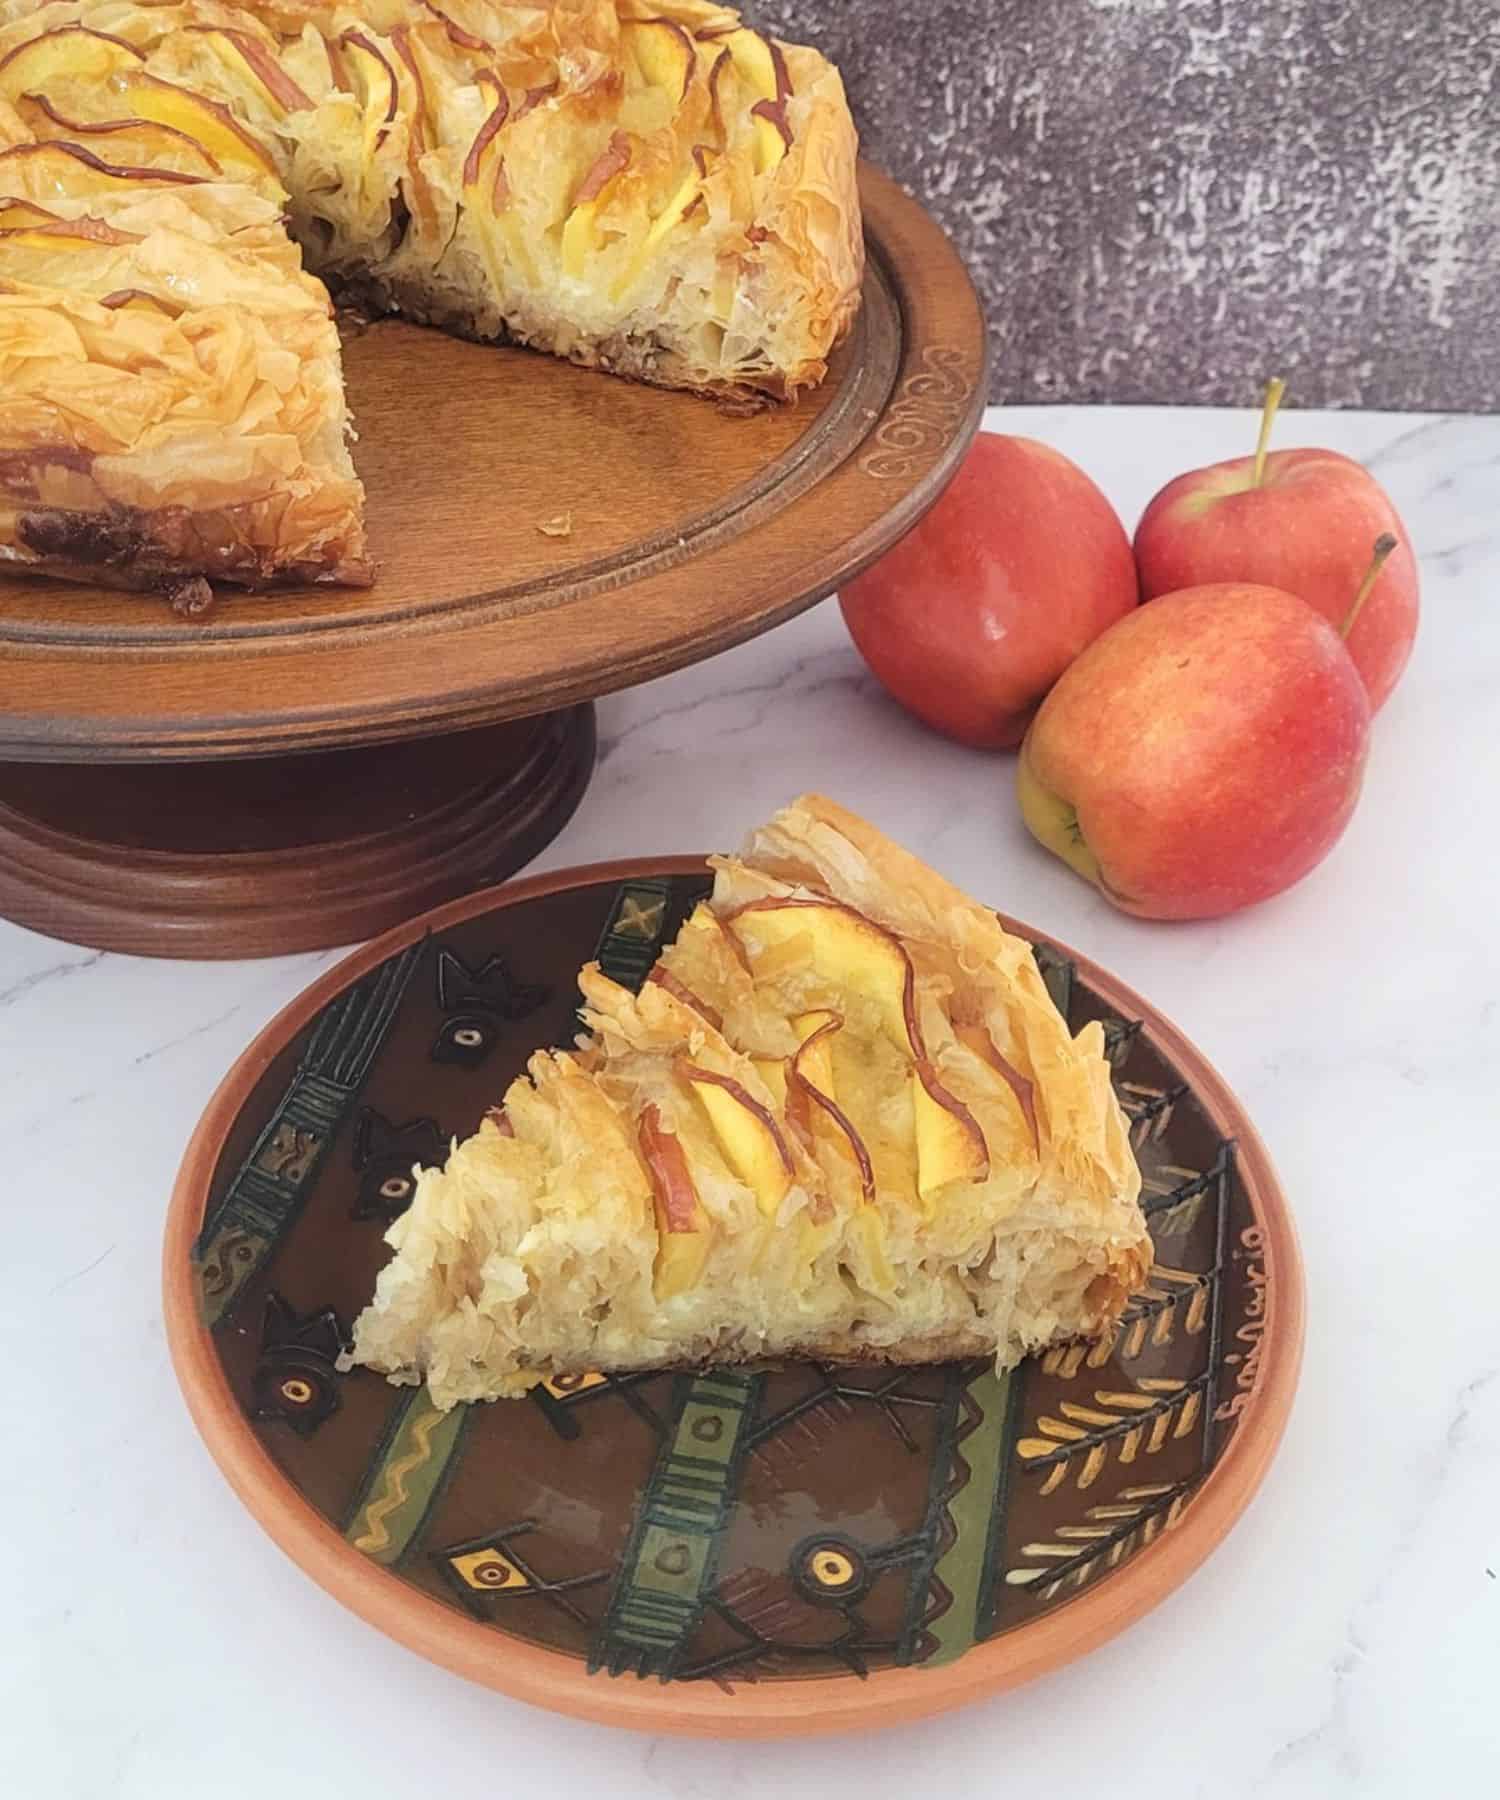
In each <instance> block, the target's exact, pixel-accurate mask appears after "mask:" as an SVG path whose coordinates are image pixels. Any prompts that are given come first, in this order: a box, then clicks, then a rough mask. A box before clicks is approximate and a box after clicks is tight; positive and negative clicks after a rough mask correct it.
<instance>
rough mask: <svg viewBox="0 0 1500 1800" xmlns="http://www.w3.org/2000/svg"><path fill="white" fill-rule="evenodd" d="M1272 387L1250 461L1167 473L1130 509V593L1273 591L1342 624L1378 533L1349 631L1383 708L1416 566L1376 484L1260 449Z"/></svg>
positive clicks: (1413, 602)
mask: <svg viewBox="0 0 1500 1800" xmlns="http://www.w3.org/2000/svg"><path fill="white" fill-rule="evenodd" d="M1284 391H1285V390H1284V385H1283V383H1282V382H1280V381H1272V382H1271V384H1270V387H1269V388H1268V390H1267V393H1266V405H1265V410H1264V412H1263V413H1262V415H1261V432H1260V443H1259V446H1258V447H1257V449H1256V453H1255V455H1254V456H1240V457H1235V458H1234V459H1233V460H1232V461H1230V462H1221V463H1214V464H1212V465H1211V466H1210V467H1209V468H1206V469H1196V470H1194V471H1193V473H1192V474H1190V475H1179V476H1178V478H1177V479H1176V480H1175V481H1172V482H1168V484H1167V485H1166V487H1164V488H1163V489H1162V490H1161V492H1160V493H1159V494H1158V495H1157V496H1156V498H1155V499H1154V500H1153V501H1152V502H1151V504H1150V505H1149V506H1148V507H1147V508H1146V511H1145V513H1144V514H1143V515H1142V518H1141V522H1140V524H1139V525H1138V526H1137V527H1136V533H1135V560H1136V566H1137V568H1138V569H1139V570H1140V576H1141V595H1142V598H1143V599H1146V600H1154V599H1155V598H1156V597H1157V595H1158V594H1171V593H1176V592H1177V591H1178V590H1179V589H1181V588H1187V587H1198V586H1201V585H1202V584H1203V583H1205V582H1214V581H1235V582H1250V583H1253V584H1256V585H1263V586H1266V587H1276V588H1284V589H1285V590H1286V591H1287V592H1288V593H1290V594H1297V595H1299V596H1300V597H1301V598H1302V599H1303V600H1305V601H1306V602H1307V603H1308V605H1309V606H1312V607H1315V608H1316V609H1317V610H1318V611H1319V612H1320V613H1322V615H1323V617H1324V618H1325V619H1327V620H1329V622H1330V623H1331V624H1334V625H1342V623H1343V621H1344V618H1345V616H1346V615H1347V613H1348V611H1349V605H1350V602H1351V600H1352V599H1353V596H1354V591H1355V589H1356V588H1357V587H1358V585H1359V580H1360V577H1361V576H1362V575H1363V574H1364V572H1365V569H1366V567H1367V565H1368V563H1369V560H1370V541H1371V539H1372V538H1376V537H1379V536H1381V535H1382V534H1384V533H1387V532H1389V533H1390V535H1391V536H1393V537H1394V538H1395V539H1396V551H1395V553H1394V555H1393V556H1392V557H1391V559H1390V561H1389V563H1388V564H1387V565H1386V567H1385V570H1384V572H1383V573H1382V574H1381V577H1380V580H1379V582H1378V583H1377V584H1376V586H1375V588H1374V590H1373V591H1372V593H1371V594H1370V597H1369V600H1368V601H1367V603H1366V604H1365V606H1364V608H1363V610H1362V611H1361V613H1360V617H1359V623H1358V628H1357V629H1356V630H1355V631H1353V632H1352V633H1351V634H1350V636H1349V640H1348V642H1349V654H1350V655H1351V656H1352V657H1353V658H1354V665H1355V667H1356V668H1357V669H1358V670H1359V672H1360V674H1361V675H1362V676H1363V677H1364V682H1365V686H1366V688H1367V689H1368V690H1369V694H1370V709H1371V711H1372V712H1378V711H1379V709H1380V708H1381V706H1383V705H1384V703H1385V701H1386V698H1387V697H1388V695H1389V694H1390V691H1391V689H1392V688H1393V687H1394V686H1395V685H1396V680H1397V677H1398V676H1399V675H1400V674H1401V671H1402V670H1403V669H1404V668H1405V667H1406V659H1407V658H1408V656H1410V654H1411V646H1412V639H1413V638H1414V637H1415V636H1416V634H1417V588H1418V584H1417V563H1416V558H1415V557H1414V556H1413V555H1412V550H1411V543H1410V541H1409V539H1408V538H1407V535H1406V530H1405V528H1404V526H1403V525H1402V523H1401V521H1400V519H1399V518H1398V517H1397V516H1396V509H1395V507H1394V506H1392V505H1391V502H1390V497H1389V496H1388V495H1387V494H1386V492H1385V490H1384V488H1382V487H1381V485H1380V483H1379V482H1378V481H1376V480H1375V478H1374V476H1372V475H1371V474H1370V473H1369V472H1368V471H1367V470H1365V469H1362V468H1361V467H1360V466H1359V464H1358V463H1357V462H1353V461H1351V460H1350V459H1349V458H1348V457H1347V456H1340V455H1339V453H1338V452H1337V451H1336V450H1277V451H1274V452H1272V453H1271V454H1270V455H1269V456H1268V455H1267V454H1266V445H1267V442H1268V441H1269V438H1270V432H1271V422H1272V420H1273V419H1274V418H1275V416H1276V409H1277V407H1278V406H1279V404H1280V402H1281V396H1282V393H1283V392H1284Z"/></svg>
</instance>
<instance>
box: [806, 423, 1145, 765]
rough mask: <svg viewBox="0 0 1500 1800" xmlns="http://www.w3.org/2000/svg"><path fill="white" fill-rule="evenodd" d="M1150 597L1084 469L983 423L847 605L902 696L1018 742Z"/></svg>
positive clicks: (957, 730) (935, 719) (854, 586)
mask: <svg viewBox="0 0 1500 1800" xmlns="http://www.w3.org/2000/svg"><path fill="white" fill-rule="evenodd" d="M1138 597H1139V596H1138V591H1137V585H1136V574H1135V565H1134V563H1133V562H1132V560H1131V555H1130V540H1129V539H1128V538H1127V537H1126V535H1125V529H1124V527H1123V526H1122V525H1121V523H1120V521H1119V519H1118V517H1117V516H1116V514H1115V511H1114V508H1113V507H1112V506H1111V505H1110V503H1109V502H1108V500H1106V499H1105V497H1104V495H1103V494H1102V493H1100V491H1099V489H1098V488H1097V487H1095V485H1094V483H1093V482H1092V481H1090V480H1089V478H1088V476H1087V475H1085V474H1084V472H1083V471H1082V469H1080V468H1078V467H1077V466H1076V464H1074V463H1071V462H1069V461H1068V459H1067V457H1065V456H1063V455H1061V454H1060V453H1059V452H1058V451H1056V450H1053V449H1051V448H1050V447H1049V446H1048V445H1046V444H1039V443H1037V442H1036V441H1035V440H1034V439H1032V438H1019V437H1001V436H999V435H997V434H995V433H993V432H981V434H980V435H979V437H978V438H976V439H975V442H974V448H973V449H972V450H971V451H970V452H969V456H968V459H967V460H966V461H965V463H964V465H963V467H962V468H961V469H960V470H959V472H958V474H957V475H956V476H954V478H953V481H952V483H951V484H950V485H949V487H948V489H947V491H946V492H945V493H944V494H943V496H942V498H941V499H940V500H939V501H938V502H937V504H936V505H935V506H934V507H933V508H932V510H931V511H930V512H929V513H928V514H927V516H926V518H924V519H923V520H922V522H921V523H920V524H919V525H917V526H916V527H915V529H913V530H912V531H910V532H909V533H908V534H907V535H906V536H905V537H904V538H902V540H901V542H900V543H899V544H897V545H896V547H895V549H894V550H892V551H890V553H889V554H888V555H886V556H884V557H882V558H881V560H880V561H879V562H878V563H876V564H875V566H874V567H873V568H871V569H868V570H866V572H865V573H864V574H863V575H860V576H857V577H856V578H855V579H854V580H853V581H851V582H849V583H847V584H846V586H845V587H844V589H843V591H842V593H841V594H840V595H839V604H840V606H841V607H842V608H843V613H844V618H845V621H846V622H847V624H848V626H849V630H850V633H851V634H852V636H853V638H854V642H855V643H856V644H857V645H858V647H859V651H860V654H861V655H862V656H863V657H864V659H865V661H866V662H867V663H868V664H869V665H870V668H871V669H872V670H873V671H874V673H875V675H876V676H877V677H878V679H879V680H880V682H881V683H882V684H883V685H884V687H885V688H886V689H887V691H888V692H889V693H890V694H891V695H892V696H893V697H894V698H895V699H897V700H899V701H900V702H901V704H902V705H903V706H905V707H907V708H908V709H909V710H910V711H911V712H914V713H915V714H916V715H917V717H918V718H919V719H922V720H925V722H926V723H927V724H929V725H931V726H933V727H935V728H936V729H937V730H938V731H942V732H946V733H947V734H948V736H949V737H954V738H957V739H958V741H959V742H960V743H961V744H973V745H975V746H976V747H977V748H979V749H994V750H1009V749H1013V748H1014V747H1015V746H1016V745H1017V744H1019V743H1020V741H1021V739H1022V738H1023V737H1024V736H1025V733H1026V726H1027V724H1028V722H1029V721H1030V719H1031V716H1032V714H1033V712H1034V711H1035V710H1036V707H1037V705H1038V703H1039V702H1040V700H1041V698H1042V696H1043V695H1044V694H1045V693H1046V692H1047V689H1048V688H1050V687H1051V685H1052V683H1053V682H1054V681H1056V680H1057V678H1058V676H1059V675H1061V674H1062V672H1063V670H1064V669H1065V668H1067V666H1068V664H1069V663H1070V662H1072V660H1073V658H1074V657H1075V656H1077V654H1078V652H1079V651H1080V650H1082V649H1083V647H1084V645H1085V644H1088V643H1090V642H1092V640H1093V639H1094V638H1096V637H1097V636H1098V635H1099V633H1100V632H1101V631H1103V630H1104V629H1105V627H1106V626H1108V625H1112V624H1113V623H1114V621H1115V620H1116V619H1118V618H1120V617H1122V616H1123V615H1124V614H1125V613H1128V612H1130V611H1132V610H1133V609H1134V607H1135V605H1136V602H1137V599H1138Z"/></svg>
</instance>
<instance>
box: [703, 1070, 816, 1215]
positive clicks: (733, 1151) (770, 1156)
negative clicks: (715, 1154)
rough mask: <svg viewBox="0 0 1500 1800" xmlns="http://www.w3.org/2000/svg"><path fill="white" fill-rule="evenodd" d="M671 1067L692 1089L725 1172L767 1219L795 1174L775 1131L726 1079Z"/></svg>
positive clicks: (763, 1111)
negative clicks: (752, 1198) (741, 1184)
mask: <svg viewBox="0 0 1500 1800" xmlns="http://www.w3.org/2000/svg"><path fill="white" fill-rule="evenodd" d="M676 1067H677V1073H678V1074H679V1075H680V1076H682V1078H683V1080H685V1081H688V1082H691V1083H692V1085H693V1089H694V1092H695V1093H696V1095H697V1098H698V1100H699V1101H700V1103H701V1104H702V1107H703V1110H704V1112H705V1113H707V1115H708V1122H709V1124H710V1125H711V1126H712V1127H713V1131H714V1136H715V1137H716V1138H717V1139H718V1141H719V1146H720V1148H721V1149H722V1150H723V1152H724V1155H725V1158H726V1160H727V1161H728V1163H729V1165H730V1167H731V1168H732V1169H733V1170H734V1172H735V1173H736V1174H737V1175H738V1176H739V1178H740V1179H741V1181H743V1182H744V1183H745V1185H746V1187H748V1188H749V1189H750V1191H751V1192H752V1193H753V1194H754V1195H755V1197H756V1200H757V1201H758V1202H759V1205H760V1210H761V1212H762V1214H763V1215H764V1216H765V1217H766V1218H773V1217H774V1216H775V1214H776V1211H777V1209H778V1208H779V1207H780V1205H781V1203H782V1201H783V1200H784V1199H785V1198H786V1195H787V1190H788V1189H789V1188H790V1187H791V1185H792V1177H793V1176H794V1175H795V1173H796V1169H797V1165H796V1163H795V1161H794V1160H793V1157H792V1152H791V1149H790V1147H789V1146H788V1144H787V1141H786V1139H785V1138H784V1137H783V1136H782V1134H781V1127H780V1126H779V1125H778V1124H777V1123H776V1120H775V1118H774V1117H773V1116H772V1114H771V1112H770V1110H769V1109H768V1108H767V1107H764V1106H762V1105H761V1103H760V1101H759V1100H757V1099H755V1097H754V1096H753V1095H752V1094H751V1093H750V1092H749V1090H748V1089H747V1088H746V1087H745V1085H744V1083H743V1082H740V1081H736V1080H735V1078H734V1077H733V1076H732V1075H721V1074H720V1073H719V1072H718V1071H717V1070H716V1069H706V1068H704V1067H702V1065H701V1064H698V1063H693V1062H688V1061H686V1060H681V1061H679V1062H678V1063H677V1065H676Z"/></svg>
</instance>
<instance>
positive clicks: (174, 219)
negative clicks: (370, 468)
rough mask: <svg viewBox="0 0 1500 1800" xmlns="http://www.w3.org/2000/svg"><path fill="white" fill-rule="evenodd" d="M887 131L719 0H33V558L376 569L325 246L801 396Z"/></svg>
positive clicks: (708, 374)
mask: <svg viewBox="0 0 1500 1800" xmlns="http://www.w3.org/2000/svg"><path fill="white" fill-rule="evenodd" d="M855 145H856V140H855V133H854V127H853V124H852V122H851V120H850V117H849V112H848V108H847V106H846V104H845V101H844V93H843V88H842V85H841V83H840V80H839V77H838V74H837V71H836V70H834V69H833V68H832V67H831V66H830V65H829V64H828V63H827V62H826V61H825V60H824V59H823V58H822V57H821V56H820V55H819V54H818V53H817V52H816V51H815V50H811V49H806V48H803V47H801V46H798V45H793V44H781V43H778V42H776V41H774V40H772V39H770V38H766V37H763V36H761V35H759V34H758V33H756V32H754V31H752V30H749V29H748V28H746V27H745V26H743V25H742V24H741V23H740V21H739V17H738V15H737V14H736V13H735V12H733V11H732V10H730V9H729V8H727V7H723V6H716V5H711V4H707V3H706V0H551V3H550V4H536V3H529V4H521V3H516V4H510V3H506V0H447V3H446V4H444V5H443V6H439V5H437V4H436V3H435V0H360V3H359V4H343V3H341V0H245V3H244V4H240V5H223V4H219V3H218V0H0V569H5V568H7V567H9V568H11V569H12V570H13V571H15V570H24V571H26V572H27V573H34V574H52V575H58V576H62V577H65V578H78V577H82V578H85V579H89V580H96V581H104V582H107V583H113V584H115V585H119V586H126V587H140V588H152V589H160V588H165V589H167V590H169V591H175V592H177V593H178V596H179V598H185V599H187V600H188V601H189V602H190V603H191V602H193V601H194V600H196V599H201V598H202V597H203V594H204V592H205V582H206V581H207V580H215V579H222V580H225V581H229V582H233V583H239V584H242V585H245V586H250V587H255V586H264V585H268V584H273V583H277V582H299V583H300V582H305V581H310V580H311V581H329V582H341V583H356V584H358V583H363V582H367V581H368V580H369V579H370V566H369V563H368V561H367V560H366V556H365V550H364V542H363V523H362V518H363V495H362V491H361V488H360V484H359V480H358V477H357V475H356V474H355V471H354V467H353V464H352V462H351V460H350V456H349V451H348V442H347V440H348V439H349V438H350V437H351V436H352V431H351V426H350V420H349V416H348V412H347V409H346V406H345V401H344V392H343V383H342V376H341V371H340V362H339V344H338V336H337V331H336V327H335V324H334V320H333V315H332V309H331V305H330V300H329V295H328V290H327V289H326V288H325V287H324V286H323V285H322V284H321V283H320V282H319V281H318V280H316V279H314V277H313V275H310V274H308V273H306V272H305V271H304V268H303V261H304V258H305V262H306V266H307V268H308V269H310V270H312V271H314V272H315V274H316V275H320V276H322V277H323V278H324V280H326V281H327V282H328V283H330V284H331V286H332V287H333V288H334V290H335V291H337V292H339V293H340V294H342V295H346V296H352V297H355V298H357V299H358V300H359V301H360V303H361V304H362V305H364V306H365V307H367V308H370V309H372V310H375V311H389V312H400V313H403V314H405V315H406V316H407V317H409V318H412V319H415V320H418V321H421V322H425V323H429V324H433V325H437V326H441V327H444V328H446V329H448V330H451V331H455V332H459V333H462V334H465V335H467V336H471V337H475V338H479V339H485V340H499V339H506V340H509V341H513V342H517V343H522V344H528V345H532V346H534V347H536V348H538V349H541V350H546V351H550V352H552V353H554V354H556V355H558V356H562V357H567V358H569V359H570V360H572V361H574V362H577V363H582V364H586V365H589V366H592V367H596V368H600V369H605V370H610V371H614V372H616V373H619V374H623V375H629V376H632V377H635V378H637V379H639V380H642V381H648V382H654V383H657V384H660V385H664V386H668V387H679V388H689V389H695V390H698V391H701V392H704V393H708V394H711V395H716V396H719V397H721V398H723V399H725V400H729V401H733V402H736V403H752V402H759V401H762V400H765V399H767V398H774V399H784V398H790V397H792V396H794V395H795V394H796V393H797V392H798V391H799V389H802V388H805V387H807V386H809V385H811V384H814V383H816V382H818V381H819V380H821V379H822V377H823V375H824V374H825V372H826V369H827V357H828V354H829V351H830V350H831V348H832V346H833V345H834V344H835V343H836V341H837V340H838V339H839V337H840V336H841V335H842V333H843V332H844V331H845V330H846V329H847V327H848V325H849V323H850V321H851V319H852V317H853V315H854V312H855V309H856V307H857V304H858V296H859V286H860V279H861V271H862V255H863V251H862V239H861V235H860V223H859V208H858V201H857V197H856V192H855V175H854V159H855ZM289 234H290V235H289Z"/></svg>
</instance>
